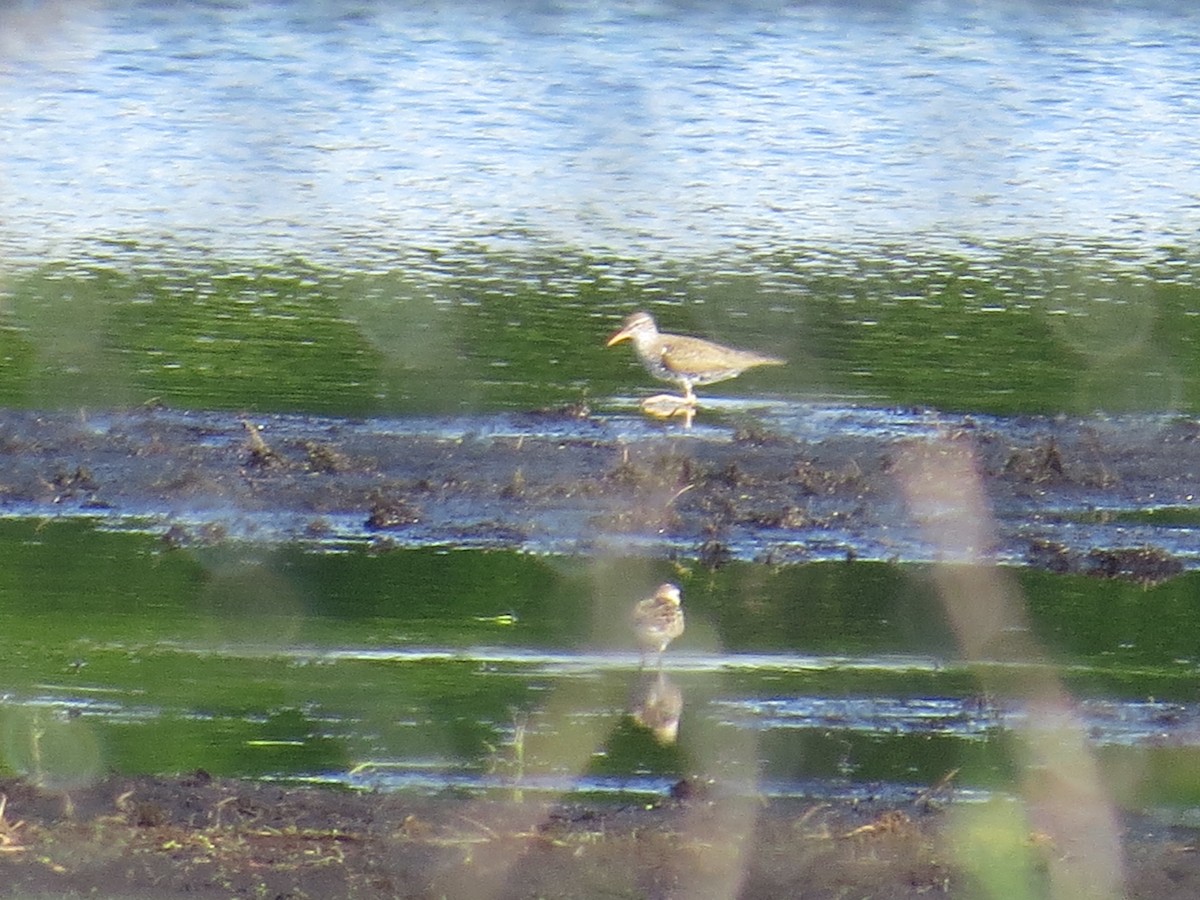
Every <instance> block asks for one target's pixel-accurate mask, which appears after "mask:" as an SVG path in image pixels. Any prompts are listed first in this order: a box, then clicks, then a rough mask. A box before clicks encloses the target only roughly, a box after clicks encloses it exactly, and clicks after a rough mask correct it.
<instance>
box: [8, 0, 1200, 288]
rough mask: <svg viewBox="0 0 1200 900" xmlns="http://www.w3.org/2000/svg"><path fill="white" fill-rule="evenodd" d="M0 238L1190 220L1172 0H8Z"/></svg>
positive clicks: (461, 237) (627, 240)
mask: <svg viewBox="0 0 1200 900" xmlns="http://www.w3.org/2000/svg"><path fill="white" fill-rule="evenodd" d="M0 32H2V33H3V34H4V37H3V38H0V108H2V109H4V111H5V120H6V123H7V127H6V128H5V132H4V135H3V136H0V156H2V157H3V159H4V190H3V191H2V192H0V223H2V225H0V253H4V254H5V255H15V256H17V257H23V258H35V259H36V258H41V257H44V256H45V255H47V254H50V255H57V256H67V255H73V254H76V253H78V252H81V251H82V252H84V253H85V254H90V253H97V252H120V251H119V248H120V247H122V246H130V245H132V246H136V247H139V248H142V249H148V250H151V251H156V250H166V251H168V252H170V253H171V254H174V253H176V252H178V251H179V250H182V249H187V250H192V251H194V252H197V253H209V252H215V253H217V254H218V255H221V256H226V255H236V256H239V257H241V258H247V257H248V258H254V259H260V258H264V257H269V256H276V255H279V254H283V255H289V254H294V255H300V256H303V257H306V258H310V259H318V260H321V261H324V262H329V261H332V260H336V261H340V262H342V263H349V264H358V265H373V264H375V265H377V264H385V265H386V264H388V263H389V262H390V261H391V260H393V259H394V258H395V253H396V251H397V249H402V250H407V249H410V248H413V247H428V248H433V249H445V248H447V247H453V246H457V245H460V244H462V243H464V242H479V243H482V244H484V245H486V246H489V247H492V248H510V249H511V248H516V249H525V248H528V247H530V246H531V245H538V244H546V245H549V246H551V247H560V246H565V247H571V248H582V249H585V250H589V251H596V250H604V251H607V252H616V253H618V254H620V255H623V256H632V257H636V258H641V259H655V260H657V259H664V258H665V259H675V258H678V257H680V256H691V255H697V254H699V255H705V254H712V253H714V252H715V253H728V252H729V251H730V250H732V249H735V248H739V247H741V248H745V247H751V248H755V249H757V250H770V249H789V248H792V247H794V246H795V245H797V244H817V245H823V246H842V245H845V244H846V243H848V242H849V243H863V242H866V243H870V244H876V243H880V242H888V241H901V242H905V243H907V242H908V241H909V240H911V239H912V237H913V236H914V235H921V236H922V240H923V241H929V240H937V241H940V242H950V243H952V244H956V245H957V244H959V243H962V242H965V243H967V244H972V243H974V242H979V241H984V242H987V241H993V240H998V239H1006V238H1007V239H1011V238H1019V239H1029V238H1043V237H1052V238H1054V239H1056V240H1062V241H1066V242H1068V243H1074V242H1077V241H1094V240H1100V241H1103V242H1115V243H1121V244H1126V245H1130V246H1154V245H1156V244H1159V243H1164V242H1165V243H1170V242H1172V241H1175V240H1179V239H1185V240H1189V241H1190V240H1191V239H1192V238H1193V237H1194V235H1195V234H1196V233H1197V232H1198V231H1200V202H1198V196H1200V175H1198V174H1197V170H1196V167H1195V165H1194V164H1193V160H1194V158H1195V149H1196V137H1195V136H1196V134H1197V133H1200V100H1198V99H1197V98H1198V97H1200V39H1198V37H1197V35H1200V28H1197V19H1196V13H1195V11H1194V10H1193V9H1192V7H1190V6H1189V5H1187V4H1184V5H1175V4H1122V5H1120V6H1117V7H1113V6H1111V5H1109V4H1090V3H1082V4H1070V5H1061V6H1060V5H1051V4H1039V3H1015V2H1014V3H1000V4H969V5H957V6H956V5H952V4H945V3H936V2H918V3H904V4H884V3H879V4H856V5H853V6H850V7H847V6H844V5H842V4H795V5H784V4H776V3H750V4H724V3H700V4H675V3H650V2H646V3H638V2H635V3H618V4H600V5H578V4H564V5H544V4H524V3H501V4H485V5H476V4H468V3H456V2H450V3H440V4H434V5H427V4H417V3H374V2H371V3H365V4H357V5H355V6H354V7H352V8H351V7H346V6H344V5H342V4H337V3H323V2H313V3H279V4H267V3H248V4H185V5H169V6H163V5H161V4H154V3H137V2H123V0H114V2H107V3H96V4H88V5H84V4H78V5H76V4H62V5H55V4H46V5H32V4H29V5H17V6H8V7H6V9H5V11H4V12H2V13H0Z"/></svg>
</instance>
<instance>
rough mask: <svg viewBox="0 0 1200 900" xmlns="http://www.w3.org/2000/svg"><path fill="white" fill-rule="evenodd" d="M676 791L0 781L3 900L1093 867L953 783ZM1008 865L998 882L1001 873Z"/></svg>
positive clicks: (1175, 878) (432, 894)
mask: <svg viewBox="0 0 1200 900" xmlns="http://www.w3.org/2000/svg"><path fill="white" fill-rule="evenodd" d="M675 793H676V794H677V796H676V797H673V798H663V799H662V800H661V801H658V802H655V803H651V804H634V805H616V804H610V805H604V804H588V803H572V804H567V805H562V804H555V803H551V802H544V801H541V800H537V799H528V798H527V799H513V798H509V799H497V800H480V799H464V798H457V797H452V796H443V797H440V798H430V797H413V796H406V795H401V794H388V795H379V794H371V793H349V792H341V791H333V790H328V789H318V788H295V787H293V788H286V787H283V786H280V785H273V784H261V783H246V782H238V781H224V780H218V779H213V778H211V777H209V776H208V775H206V774H205V773H203V772H199V773H195V774H193V775H191V776H187V777H184V778H176V779H162V778H134V777H115V776H114V777H110V778H108V779H106V780H105V781H102V782H101V783H99V784H96V785H94V786H92V787H89V788H87V789H82V790H75V791H71V792H69V793H65V792H47V791H41V790H38V789H35V788H33V787H31V786H29V785H27V784H25V783H22V782H16V781H7V782H0V797H4V798H7V799H6V805H5V807H4V810H3V818H2V819H0V875H2V878H0V896H6V897H23V898H31V897H33V898H36V897H42V896H55V897H63V896H66V897H73V896H97V895H98V896H119V897H143V896H145V897H149V896H154V897H173V896H187V897H192V898H200V900H204V898H228V897H240V896H247V897H263V896H267V897H322V898H327V900H337V898H392V897H414V898H424V897H429V898H436V897H456V898H481V900H482V898H487V900H500V898H518V897H534V896H536V897H564V898H565V897H579V898H584V897H597V896H612V897H697V898H702V897H714V898H715V897H726V898H728V897H741V898H772V897H810V898H833V897H846V896H855V897H888V898H904V897H922V896H927V895H934V896H945V897H977V896H995V895H996V894H995V890H996V888H997V887H998V886H1001V887H1002V886H1005V885H1007V886H1009V887H1013V886H1014V885H1015V886H1025V885H1027V886H1028V888H1029V891H1030V892H1029V894H1028V896H1048V895H1049V892H1050V891H1051V889H1052V885H1053V883H1054V880H1055V879H1061V878H1063V877H1069V876H1070V873H1071V870H1074V871H1076V872H1077V873H1078V872H1086V871H1087V867H1088V866H1089V861H1088V854H1089V852H1092V851H1091V850H1089V848H1088V847H1086V846H1085V845H1082V844H1079V843H1076V842H1074V841H1072V842H1071V846H1062V845H1060V842H1059V841H1056V840H1055V839H1054V838H1053V837H1052V836H1050V835H1048V834H1045V833H1042V832H1040V831H1037V830H1036V828H1018V829H1015V830H1012V831H1011V832H1004V831H999V832H991V833H990V834H988V835H987V840H986V841H983V842H982V843H980V841H981V836H980V834H978V833H975V832H974V831H973V830H972V829H973V828H974V829H976V830H977V829H978V828H979V827H980V825H981V824H982V822H984V821H988V820H987V819H986V813H983V812H982V811H981V810H978V809H975V810H972V809H971V808H970V807H969V806H966V807H964V806H960V805H958V804H956V802H955V800H954V799H953V797H952V795H951V794H950V793H949V792H948V789H947V788H946V787H945V786H940V787H935V788H933V789H930V790H926V791H914V793H913V796H912V799H911V800H909V801H907V802H904V803H900V804H895V803H890V804H882V803H877V802H874V801H870V800H867V801H863V802H859V803H848V802H840V803H829V802H808V801H800V800H792V801H760V800H758V799H755V798H745V797H736V796H730V797H720V796H717V797H712V796H706V795H705V792H704V791H703V790H695V789H691V788H688V787H687V786H686V785H684V784H681V785H680V786H679V787H678V788H677V790H676V791H675ZM973 816H976V817H982V818H976V819H974V820H973V819H972V817H973ZM973 821H974V825H973V824H972V822H973ZM1198 837H1200V835H1198V834H1197V833H1196V832H1195V831H1192V830H1189V829H1183V828H1178V827H1168V826H1162V825H1157V824H1155V823H1153V822H1151V821H1149V820H1146V819H1144V818H1137V817H1131V818H1129V819H1127V820H1126V821H1125V822H1124V823H1123V827H1122V841H1123V845H1124V853H1125V874H1124V877H1125V882H1126V883H1125V891H1124V896H1126V897H1130V898H1135V897H1141V898H1156V900H1157V898H1162V900H1166V898H1185V897H1186V898H1192V897H1195V896H1197V893H1198V892H1200V854H1197V853H1196V852H1195V851H1196V849H1197V839H1198ZM992 855H994V856H995V857H996V858H995V860H993V861H992V864H989V863H988V857H989V856H992ZM1001 859H1002V860H1003V871H1004V873H1005V874H1004V876H1003V877H1002V878H1001V879H1000V881H999V882H997V881H995V880H992V881H990V882H989V878H991V879H995V878H996V877H997V870H996V866H995V862H997V861H999V860H1001ZM1013 873H1016V875H1015V876H1014V874H1013ZM1014 877H1015V878H1016V880H1015V881H1014V880H1013V879H1014ZM1022 883H1023V884H1022ZM1096 887H1097V888H1099V886H1098V885H1097V886H1096ZM1102 895H1103V894H1100V893H1097V894H1096V896H1102Z"/></svg>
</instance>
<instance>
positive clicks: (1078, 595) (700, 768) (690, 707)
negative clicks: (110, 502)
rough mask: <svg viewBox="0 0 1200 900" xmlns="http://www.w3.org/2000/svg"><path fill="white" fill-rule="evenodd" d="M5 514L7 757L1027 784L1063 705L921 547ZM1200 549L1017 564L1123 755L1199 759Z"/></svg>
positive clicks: (609, 778)
mask: <svg viewBox="0 0 1200 900" xmlns="http://www.w3.org/2000/svg"><path fill="white" fill-rule="evenodd" d="M0 528H2V529H3V532H4V541H3V545H2V546H3V547H4V554H5V557H6V558H5V565H4V567H3V572H4V575H3V590H2V593H3V596H4V597H5V615H6V628H5V632H6V634H5V645H6V652H5V654H4V657H3V663H2V666H3V669H2V671H0V679H2V681H3V684H4V685H5V689H4V693H3V695H2V697H0V700H2V702H0V731H2V732H3V735H4V742H3V752H4V758H3V763H4V766H5V768H7V769H9V770H15V771H19V772H24V773H27V774H29V775H31V776H32V777H36V778H40V779H41V780H43V781H44V782H45V783H47V784H51V785H57V786H69V785H70V784H73V783H81V782H83V781H86V780H87V779H89V778H91V777H94V776H95V775H97V774H98V773H100V772H104V771H108V770H111V769H115V770H118V771H135V772H140V771H150V772H179V771H188V770H191V769H195V768H203V769H205V770H208V771H210V772H213V773H216V774H223V775H240V776H258V777H271V778H286V779H302V780H316V781H329V782H340V783H346V784H353V785H358V786H380V787H389V788H397V787H408V788H422V789H426V790H439V789H443V788H447V787H458V788H464V789H479V790H482V789H504V790H527V791H539V790H553V791H562V790H567V789H572V790H586V791H599V792H604V793H618V794H638V793H659V792H661V791H662V790H664V789H665V786H667V785H669V784H671V783H673V782H674V781H677V780H678V779H680V778H683V777H693V778H698V779H701V780H703V779H707V778H714V779H717V780H718V782H719V783H720V784H721V785H722V789H737V790H754V789H759V788H761V789H763V790H766V791H768V792H771V793H776V794H781V795H787V794H805V795H810V794H813V793H818V794H825V795H833V794H836V795H843V796H855V795H858V794H861V793H862V792H864V791H867V792H873V793H880V792H883V793H887V792H888V791H905V790H910V789H912V790H915V789H917V788H918V787H928V786H929V785H932V784H934V783H936V782H938V781H939V780H940V779H941V778H942V777H943V776H945V775H947V774H948V773H950V772H951V771H952V770H957V774H956V775H955V777H954V785H955V787H956V788H957V789H959V790H961V791H964V792H965V796H970V795H972V792H975V793H977V792H979V791H994V790H999V791H1005V790H1007V789H1009V788H1011V786H1012V784H1013V779H1014V778H1016V777H1017V776H1016V774H1015V773H1016V772H1017V771H1018V769H1019V758H1020V756H1019V753H1020V747H1021V745H1022V742H1023V741H1024V740H1027V739H1028V736H1029V733H1030V731H1031V729H1037V728H1043V727H1045V717H1044V716H1041V717H1039V713H1038V712H1037V709H1036V705H1034V706H1032V707H1031V706H1030V705H1029V704H1028V703H1027V701H1024V700H1022V699H1021V698H1020V697H1019V696H1010V697H1007V698H1004V699H999V698H995V697H991V696H988V695H986V694H985V693H984V692H983V689H982V688H981V684H983V683H985V682H986V681H987V679H988V677H989V675H988V667H989V665H993V664H989V663H988V662H987V661H986V660H984V661H977V662H975V663H973V664H971V665H967V664H966V663H965V662H963V661H962V659H961V657H960V654H959V652H958V651H957V649H956V644H955V640H954V638H953V635H952V632H951V631H950V629H949V627H948V625H947V624H946V622H945V619H944V613H943V612H942V611H941V609H940V603H939V601H938V599H937V595H936V593H935V592H934V591H933V588H932V581H931V579H930V577H929V571H928V569H927V568H925V567H915V566H887V565H875V564H862V563H858V564H853V565H847V564H844V563H843V564H815V565H809V566H789V567H783V568H779V569H772V568H769V567H764V566H756V565H752V564H732V565H730V566H728V567H726V568H724V569H721V570H719V571H717V572H708V571H705V570H700V569H697V570H694V571H689V570H684V569H681V568H679V567H677V566H675V565H672V564H670V563H663V562H654V561H648V560H638V559H594V558H591V559H588V558H572V557H554V556H545V557H533V556H526V555H516V554H511V553H485V552H469V551H436V550H415V551H393V552H389V553H385V554H382V555H377V554H372V553H369V552H348V553H341V554H334V555H330V554H314V553H306V552H301V551H298V550H295V549H292V548H286V547H285V548H279V549H276V550H266V549H263V548H260V547H259V548H256V547H253V546H247V545H226V546H213V547H209V548H206V549H202V550H195V551H178V550H164V549H163V548H162V546H161V544H159V543H158V542H157V541H154V540H152V539H150V538H147V537H142V536H138V535H129V534H113V533H105V532H98V531H95V530H93V529H91V528H89V527H87V526H85V525H83V524H78V523H76V524H58V525H48V526H45V527H38V526H35V525H32V524H29V523H25V522H6V523H0ZM1197 577H1198V576H1196V575H1188V576H1185V577H1184V578H1181V579H1178V580H1176V581H1174V582H1171V583H1169V584H1167V585H1164V586H1162V587H1159V588H1155V589H1151V590H1143V589H1141V588H1137V587H1132V586H1129V585H1124V584H1119V583H1113V582H1106V583H1099V584H1097V583H1092V582H1086V581H1085V580H1083V579H1078V578H1075V579H1072V578H1064V577H1061V576H1050V575H1045V574H1038V573H1032V572H1025V573H1021V574H1020V576H1019V581H1020V585H1021V588H1022V590H1023V592H1024V594H1025V595H1026V597H1027V599H1028V606H1029V611H1030V616H1031V624H1032V633H1033V637H1034V638H1035V639H1036V640H1037V641H1039V642H1041V643H1042V644H1043V645H1044V646H1045V647H1046V652H1047V653H1048V654H1049V656H1048V657H1047V659H1052V660H1053V661H1054V662H1055V664H1056V665H1057V666H1058V667H1059V668H1060V671H1061V673H1062V677H1063V678H1064V680H1065V683H1066V684H1067V685H1068V686H1069V687H1070V689H1071V690H1072V691H1073V692H1074V693H1075V695H1076V697H1077V706H1076V708H1074V709H1072V710H1066V711H1063V713H1062V714H1063V716H1064V717H1067V718H1069V719H1070V727H1071V728H1077V729H1080V730H1081V733H1083V734H1085V735H1086V736H1087V740H1088V742H1089V743H1090V744H1091V746H1093V747H1094V748H1095V749H1096V751H1097V753H1098V754H1099V756H1100V758H1101V760H1103V761H1105V764H1106V765H1111V766H1112V767H1113V771H1114V772H1128V771H1129V770H1131V768H1133V767H1137V769H1138V771H1141V772H1149V773H1153V772H1154V769H1155V766H1156V765H1157V764H1158V763H1157V762H1156V761H1158V760H1160V759H1165V758H1166V757H1167V756H1169V757H1170V758H1172V759H1174V760H1176V762H1177V763H1178V764H1179V765H1187V766H1191V765H1194V764H1195V763H1196V762H1200V707H1197V705H1196V703H1195V690H1194V679H1195V674H1194V673H1195V665H1196V657H1195V653H1194V646H1193V645H1192V643H1191V642H1190V640H1189V638H1188V636H1189V635H1191V634H1194V633H1195V629H1196V627H1197V623H1196V622H1195V621H1194V620H1195V613H1194V611H1193V608H1192V607H1193V605H1192V604H1190V603H1189V602H1188V598H1190V597H1191V596H1193V595H1194V593H1195V590H1196V579H1197ZM666 578H672V579H675V580H676V581H678V582H679V583H680V584H681V586H682V587H683V590H684V594H685V597H686V603H687V611H688V616H689V619H688V622H689V627H688V631H687V633H686V634H685V636H684V637H683V638H682V639H680V640H679V641H678V642H677V644H676V645H675V646H673V647H672V648H671V649H670V650H669V651H668V654H667V656H666V660H665V665H664V668H663V670H662V672H661V673H658V672H657V671H655V670H654V669H653V667H651V669H649V670H643V669H641V668H640V666H639V658H638V655H637V653H636V652H635V651H633V649H632V648H631V640H630V635H629V633H628V631H627V626H626V624H625V611H626V610H627V608H628V603H629V602H630V600H631V595H633V596H636V594H637V591H638V588H639V586H640V585H646V584H653V583H656V582H657V581H658V580H662V579H666ZM1097 604H1099V605H1102V606H1103V607H1104V608H1105V609H1107V610H1108V611H1109V614H1108V615H1107V616H1105V617H1103V618H1102V619H1098V618H1097V617H1096V616H1095V615H1094V608H1095V605H1097ZM1146 605H1153V607H1154V608H1155V609H1157V610H1159V612H1160V614H1159V615H1158V616H1156V617H1154V618H1153V619H1152V620H1151V619H1150V618H1149V617H1145V616H1142V615H1141V613H1140V610H1141V609H1143V608H1144V607H1145V606H1146ZM1126 615H1128V616H1129V617H1131V619H1130V621H1133V620H1136V621H1137V622H1138V628H1139V629H1140V632H1139V633H1138V634H1137V635H1136V637H1134V636H1133V633H1132V632H1131V631H1129V630H1128V629H1127V628H1126V627H1125V626H1123V625H1122V624H1121V622H1122V619H1123V618H1124V617H1125V616H1126ZM1044 662H1045V660H1042V659H1031V660H1030V661H1029V663H1028V665H1029V666H1030V667H1031V671H1032V670H1034V669H1039V668H1041V667H1042V666H1043V665H1044ZM994 665H996V666H1000V665H1001V664H1000V663H995V664H994ZM1002 668H1005V669H1011V668H1012V662H1011V661H1008V662H1005V663H1004V664H1003V666H1002ZM649 697H655V698H657V700H656V701H655V702H656V703H657V708H658V709H659V710H660V711H661V712H660V715H662V716H663V717H665V720H666V721H665V722H664V721H660V723H659V724H660V727H665V728H666V731H664V732H660V735H659V738H658V739H656V737H655V735H654V733H652V731H651V730H650V729H649V728H647V727H643V726H641V725H639V724H637V723H636V722H635V721H634V719H633V718H632V717H631V714H633V713H635V712H637V711H638V710H639V709H641V710H642V712H643V714H644V716H647V715H652V714H651V713H647V712H646V703H647V702H650V701H649V700H648V698H649ZM672 719H674V721H676V722H677V733H676V734H674V735H670V724H669V723H670V721H671V720H672ZM1056 727H1059V726H1056ZM1171 777H1172V776H1171V775H1170V773H1169V772H1162V773H1159V774H1148V775H1145V777H1143V778H1139V779H1137V780H1134V781H1132V782H1128V783H1126V781H1123V782H1122V792H1121V794H1120V796H1119V798H1118V799H1120V800H1121V801H1122V802H1124V803H1127V804H1131V805H1138V804H1145V803H1149V802H1154V803H1156V804H1164V805H1172V804H1177V805H1180V806H1184V807H1186V806H1188V805H1189V804H1193V803H1195V802H1197V800H1198V799H1200V798H1197V797H1196V796H1195V791H1194V790H1191V789H1181V788H1180V786H1179V785H1178V784H1176V783H1174V782H1172V781H1171Z"/></svg>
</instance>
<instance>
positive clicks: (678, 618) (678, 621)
mask: <svg viewBox="0 0 1200 900" xmlns="http://www.w3.org/2000/svg"><path fill="white" fill-rule="evenodd" d="M633 630H634V632H635V633H636V634H637V641H638V646H639V647H640V648H641V651H642V665H643V666H645V665H646V655H647V654H648V653H656V654H658V665H659V668H662V658H663V652H664V651H665V650H666V649H667V645H668V644H669V643H671V641H673V640H675V638H677V637H679V636H680V635H681V634H683V607H682V606H681V605H680V596H679V588H678V587H677V586H676V585H673V584H671V583H669V582H668V583H666V584H660V585H659V586H658V590H656V591H655V592H654V596H653V597H647V598H646V599H645V600H639V601H638V602H637V603H636V604H634V607H633Z"/></svg>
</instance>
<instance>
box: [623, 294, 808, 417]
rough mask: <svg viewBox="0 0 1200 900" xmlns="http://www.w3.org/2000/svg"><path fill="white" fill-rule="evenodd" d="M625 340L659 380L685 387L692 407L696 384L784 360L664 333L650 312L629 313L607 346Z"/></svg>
mask: <svg viewBox="0 0 1200 900" xmlns="http://www.w3.org/2000/svg"><path fill="white" fill-rule="evenodd" d="M624 340H632V341H633V349H634V350H635V351H636V352H637V355H638V359H640V360H641V361H642V365H643V366H645V367H646V371H647V372H649V373H650V374H651V375H653V376H654V377H655V378H657V379H659V380H660V381H669V382H670V383H671V384H677V385H679V386H680V387H681V388H683V400H684V403H685V404H687V405H690V406H695V404H696V394H695V391H693V387H694V386H695V385H698V384H713V383H715V382H718V381H724V380H725V379H727V378H734V377H736V376H738V375H741V374H742V373H743V372H745V371H746V370H747V369H751V368H753V367H754V366H782V365H783V364H784V362H785V360H782V359H779V358H778V357H775V356H765V355H764V354H762V353H754V352H752V351H750V350H735V349H734V348H732V347H725V346H723V345H721V344H714V343H713V342H712V341H705V340H701V339H700V338H695V337H687V336H685V335H682V334H665V333H663V332H661V331H659V330H658V326H657V325H655V324H654V318H653V317H652V316H651V315H650V313H648V312H635V313H634V314H633V315H631V316H629V318H627V319H626V320H625V323H624V324H623V325H622V326H621V328H620V330H618V331H617V332H615V333H614V334H613V336H612V337H610V338H609V339H608V344H607V346H609V347H611V346H612V345H613V344H619V343H621V341H624Z"/></svg>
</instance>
